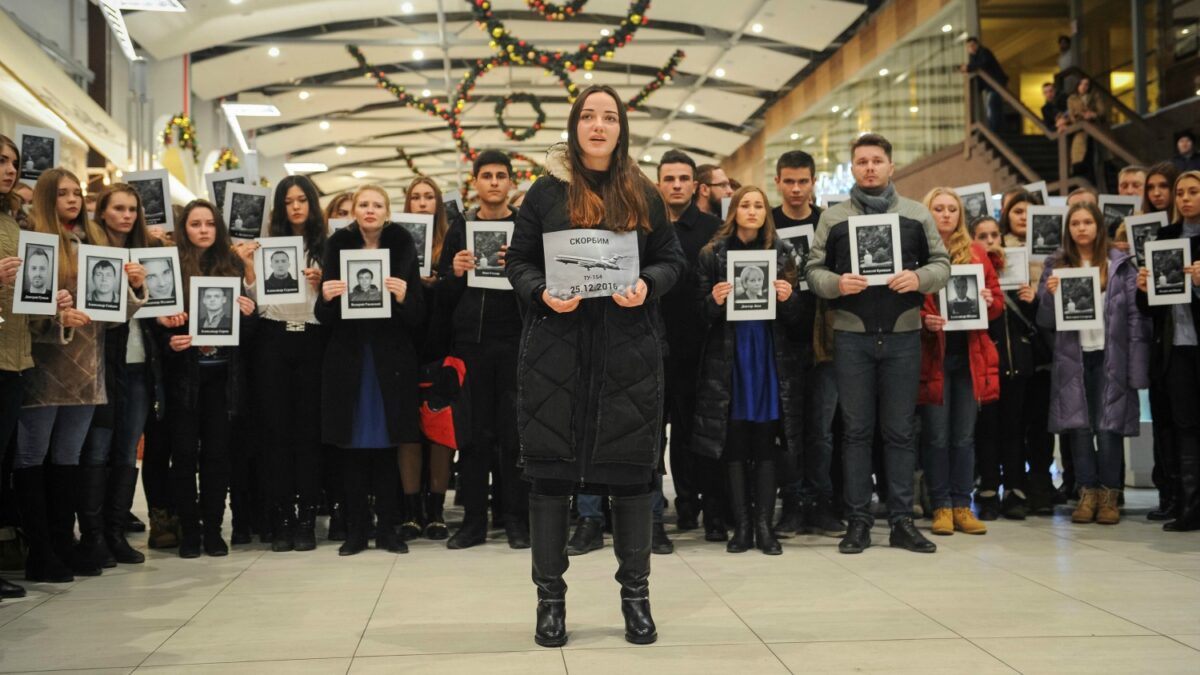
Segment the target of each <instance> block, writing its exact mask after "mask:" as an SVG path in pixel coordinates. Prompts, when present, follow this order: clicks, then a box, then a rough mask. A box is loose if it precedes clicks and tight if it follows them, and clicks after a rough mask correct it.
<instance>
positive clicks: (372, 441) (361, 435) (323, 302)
mask: <svg viewBox="0 0 1200 675" xmlns="http://www.w3.org/2000/svg"><path fill="white" fill-rule="evenodd" d="M353 209H354V222H353V223H352V224H350V225H349V226H347V227H346V228H344V229H341V230H338V231H337V232H335V233H333V235H332V236H331V237H329V241H328V243H327V244H326V246H325V262H324V264H323V265H322V266H321V267H322V270H323V274H324V281H323V282H322V284H321V297H320V298H318V299H317V303H316V307H315V310H314V311H315V314H316V317H317V320H318V321H320V322H321V324H322V325H325V326H328V327H329V329H330V336H329V343H328V345H327V346H326V348H325V361H324V363H323V365H322V376H321V437H322V440H323V441H324V442H325V443H328V444H330V445H334V446H337V447H339V448H342V449H343V458H344V459H343V462H344V463H343V471H344V472H345V480H346V530H347V532H346V541H345V542H343V543H342V546H341V548H339V549H338V554H339V555H354V554H356V553H360V552H362V551H363V550H364V549H366V548H367V528H368V524H369V522H368V521H369V514H368V511H367V495H368V494H374V495H375V513H376V514H377V516H378V521H377V524H376V528H375V547H376V548H380V549H386V550H388V551H391V552H392V553H407V552H408V545H407V544H405V543H404V542H403V541H402V540H401V539H400V537H399V536H398V535H397V533H396V530H395V528H394V522H395V513H396V492H397V489H396V488H397V485H398V484H399V482H400V467H399V463H398V457H397V450H396V448H397V447H398V446H399V445H401V444H402V443H418V442H420V439H421V435H420V428H419V426H418V424H419V423H418V398H417V377H418V364H417V352H416V349H415V348H414V346H413V343H412V339H411V337H410V333H409V330H408V329H409V328H410V327H412V326H416V325H418V324H420V322H421V320H422V319H423V317H424V303H423V298H422V294H421V293H419V292H417V289H419V288H420V284H421V279H420V277H419V276H418V273H419V269H418V268H417V249H416V247H415V246H414V245H413V238H412V235H410V234H409V233H408V230H406V229H404V228H403V227H401V226H400V225H395V224H392V223H390V222H388V215H389V214H390V213H391V202H390V201H389V200H388V196H387V192H385V191H384V189H383V188H381V187H378V186H373V185H368V186H365V187H362V188H359V189H358V191H357V192H355V193H354V206H353ZM359 249H386V250H387V251H388V258H389V262H388V265H389V267H390V272H391V276H389V277H387V278H385V279H384V280H383V283H382V286H383V290H384V291H386V292H387V294H388V295H390V296H391V297H390V300H391V303H392V316H391V318H390V319H345V318H343V317H342V297H341V296H342V295H344V294H345V293H348V292H349V290H350V289H349V288H348V284H347V282H346V281H345V280H343V279H342V251H352V250H359ZM409 289H412V291H413V292H412V293H410V292H409Z"/></svg>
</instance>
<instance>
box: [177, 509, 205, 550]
mask: <svg viewBox="0 0 1200 675" xmlns="http://www.w3.org/2000/svg"><path fill="white" fill-rule="evenodd" d="M202 540H203V530H201V528H200V517H199V515H198V514H195V513H187V512H185V513H182V514H180V516H179V557H180V558H199V557H200V553H201V551H202V550H203V549H202V548H201V543H202Z"/></svg>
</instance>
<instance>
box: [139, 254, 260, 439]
mask: <svg viewBox="0 0 1200 675" xmlns="http://www.w3.org/2000/svg"><path fill="white" fill-rule="evenodd" d="M239 269H240V265H239ZM234 316H235V317H236V319H237V321H240V322H241V325H240V326H239V328H238V346H236V347H221V348H220V349H222V350H223V351H224V352H225V353H227V354H228V355H229V365H228V368H229V371H228V373H229V374H228V377H226V379H225V401H226V406H227V410H226V412H227V413H228V415H229V419H233V418H234V417H238V416H240V415H242V413H244V412H245V411H246V410H247V409H248V408H249V407H250V398H249V392H250V389H249V388H248V386H247V377H246V367H247V365H248V363H249V361H250V359H249V355H250V354H252V353H253V350H252V349H251V348H250V346H251V344H252V343H253V340H254V333H255V329H256V327H257V325H258V313H257V312H251V313H250V316H244V315H243V314H242V311H241V307H239V306H238V305H234ZM143 323H150V325H151V327H152V330H153V332H154V335H155V336H156V337H155V339H156V341H157V342H158V343H159V345H158V347H157V350H158V352H159V353H160V354H162V374H163V375H162V376H163V382H164V383H165V386H164V387H163V391H164V393H165V397H164V398H165V401H166V406H167V410H168V411H170V410H172V409H175V410H195V409H196V406H197V405H198V404H199V396H200V368H201V365H200V349H199V348H197V347H189V348H188V349H185V350H183V351H181V352H177V351H175V350H173V349H171V346H170V344H169V343H170V341H171V336H172V335H187V332H188V328H187V324H184V325H183V326H180V327H178V328H163V327H162V325H161V324H159V323H158V320H157V319H147V320H146V321H145V322H143ZM127 337H128V336H127ZM150 351H151V347H150V346H149V344H147V346H146V358H147V360H149V359H150ZM121 356H122V359H123V357H124V352H121ZM205 367H211V366H205ZM168 414H169V412H168ZM161 416H162V415H161V414H159V417H161Z"/></svg>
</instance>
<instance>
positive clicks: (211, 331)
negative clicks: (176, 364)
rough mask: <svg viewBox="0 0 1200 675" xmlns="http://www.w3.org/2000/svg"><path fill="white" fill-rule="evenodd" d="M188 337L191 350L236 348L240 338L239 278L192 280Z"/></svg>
mask: <svg viewBox="0 0 1200 675" xmlns="http://www.w3.org/2000/svg"><path fill="white" fill-rule="evenodd" d="M190 287H191V296H190V297H189V298H188V335H191V336H192V346H194V347H236V346H237V344H238V340H239V338H240V336H241V324H242V322H241V320H240V318H241V310H240V309H239V308H238V302H237V299H238V296H240V295H241V293H242V279H241V277H192V279H191V284H190Z"/></svg>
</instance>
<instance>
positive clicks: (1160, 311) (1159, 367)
mask: <svg viewBox="0 0 1200 675" xmlns="http://www.w3.org/2000/svg"><path fill="white" fill-rule="evenodd" d="M1182 234H1183V226H1182V225H1180V224H1179V223H1175V224H1173V225H1170V226H1168V227H1164V228H1162V229H1161V230H1159V231H1158V239H1157V241H1164V240H1166V239H1179V238H1180V237H1181V235H1182ZM1189 241H1191V245H1192V260H1193V261H1196V260H1200V236H1196V237H1192V238H1191V239H1190V240H1189ZM1137 298H1138V307H1140V308H1141V309H1142V311H1143V312H1145V313H1147V314H1149V315H1150V317H1151V321H1152V323H1153V325H1154V331H1153V333H1154V337H1153V345H1154V346H1153V348H1152V349H1151V351H1150V372H1151V373H1153V376H1154V377H1156V378H1158V377H1163V376H1164V375H1165V374H1166V372H1167V368H1169V367H1170V366H1171V348H1172V347H1174V346H1175V312H1174V306H1173V305H1155V306H1154V307H1151V306H1150V305H1149V302H1148V300H1147V298H1146V294H1145V293H1143V292H1141V291H1138V294H1137ZM1192 324H1193V325H1194V326H1195V330H1196V335H1200V299H1197V298H1196V293H1195V292H1194V291H1193V293H1192Z"/></svg>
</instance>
